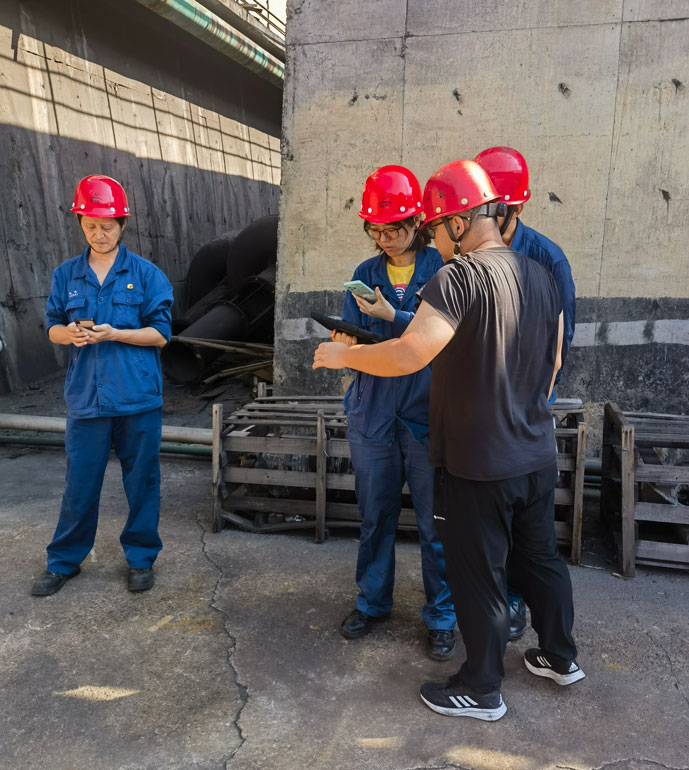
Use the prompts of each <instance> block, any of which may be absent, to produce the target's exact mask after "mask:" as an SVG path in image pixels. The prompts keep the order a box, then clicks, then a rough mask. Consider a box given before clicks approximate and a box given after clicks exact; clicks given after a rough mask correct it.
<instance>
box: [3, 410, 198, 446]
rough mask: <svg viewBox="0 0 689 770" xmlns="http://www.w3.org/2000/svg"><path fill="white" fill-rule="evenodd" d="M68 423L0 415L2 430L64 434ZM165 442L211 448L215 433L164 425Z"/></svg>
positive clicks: (58, 420)
mask: <svg viewBox="0 0 689 770" xmlns="http://www.w3.org/2000/svg"><path fill="white" fill-rule="evenodd" d="M66 424H67V421H66V420H65V418H64V417H39V416H37V415H23V414H0V429H3V430H31V431H35V432H36V433H64V432H65V427H66ZM162 440H163V441H170V442H173V443H178V444H203V445H204V446H211V445H212V443H213V432H212V431H211V430H210V428H187V427H185V426H183V425H163V435H162Z"/></svg>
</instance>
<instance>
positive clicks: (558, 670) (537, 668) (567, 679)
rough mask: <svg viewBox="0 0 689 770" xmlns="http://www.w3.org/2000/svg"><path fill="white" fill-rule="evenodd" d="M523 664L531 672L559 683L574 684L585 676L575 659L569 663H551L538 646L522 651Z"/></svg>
mask: <svg viewBox="0 0 689 770" xmlns="http://www.w3.org/2000/svg"><path fill="white" fill-rule="evenodd" d="M524 665H525V666H526V667H527V668H528V669H529V671H530V672H531V673H532V674H536V676H545V677H548V679H552V680H553V681H554V682H557V683H558V684H561V685H567V684H574V682H578V681H579V680H580V679H583V678H584V677H585V676H586V674H585V673H584V672H583V671H582V670H581V669H580V668H579V664H578V663H577V662H576V660H571V661H570V662H569V663H552V662H551V661H550V660H549V658H548V656H547V655H546V653H544V652H543V650H540V649H539V648H538V647H532V648H531V649H529V650H527V651H526V652H525V653H524Z"/></svg>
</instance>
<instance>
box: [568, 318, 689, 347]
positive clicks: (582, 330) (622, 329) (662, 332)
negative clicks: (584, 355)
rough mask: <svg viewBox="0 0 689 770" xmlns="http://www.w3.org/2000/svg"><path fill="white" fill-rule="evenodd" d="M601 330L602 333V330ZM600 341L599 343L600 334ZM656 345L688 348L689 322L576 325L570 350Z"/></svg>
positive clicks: (620, 322)
mask: <svg viewBox="0 0 689 770" xmlns="http://www.w3.org/2000/svg"><path fill="white" fill-rule="evenodd" d="M602 326H604V327H605V328H604V329H601V327H602ZM600 331H603V339H601V340H599V339H598V335H599V332H600ZM652 342H658V343H663V344H670V345H689V320H685V319H674V320H670V319H660V320H658V321H651V322H650V323H649V322H648V321H611V322H610V323H607V324H600V323H579V324H577V325H576V328H575V330H574V338H573V339H572V347H573V348H574V347H577V348H585V347H591V346H592V345H596V344H599V345H600V344H607V345H648V344H650V343H652Z"/></svg>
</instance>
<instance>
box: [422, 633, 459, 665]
mask: <svg viewBox="0 0 689 770" xmlns="http://www.w3.org/2000/svg"><path fill="white" fill-rule="evenodd" d="M456 647H457V642H456V640H455V632H454V631H445V630H443V629H440V628H431V629H430V630H429V631H428V636H426V651H427V652H428V657H429V658H432V659H433V660H449V659H450V658H451V657H452V656H453V655H454V654H455V648H456Z"/></svg>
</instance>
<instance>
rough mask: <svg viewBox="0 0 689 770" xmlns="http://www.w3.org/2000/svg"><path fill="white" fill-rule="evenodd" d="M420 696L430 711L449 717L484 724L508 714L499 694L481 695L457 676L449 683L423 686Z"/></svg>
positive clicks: (452, 677)
mask: <svg viewBox="0 0 689 770" xmlns="http://www.w3.org/2000/svg"><path fill="white" fill-rule="evenodd" d="M420 694H421V700H422V701H423V702H424V703H425V704H426V705H427V706H428V708H429V709H431V710H433V711H437V712H438V714H445V716H448V717H473V718H474V719H482V720H483V721H484V722H495V721H496V720H498V719H500V717H503V716H505V713H506V712H507V706H506V705H505V703H504V701H503V699H502V695H500V693H499V692H498V693H495V694H494V695H479V694H478V693H475V692H474V691H473V690H471V689H470V688H469V687H467V686H466V685H465V684H463V683H462V680H461V679H460V678H459V676H458V675H457V674H455V675H454V676H451V677H450V678H449V679H448V680H447V682H426V683H425V684H422V685H421V692H420Z"/></svg>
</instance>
